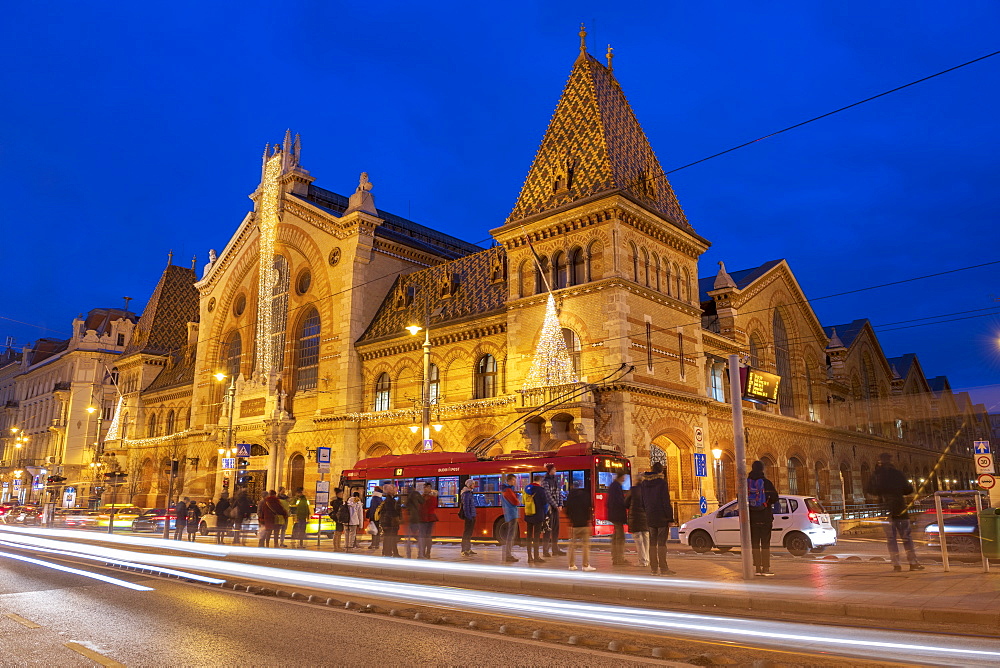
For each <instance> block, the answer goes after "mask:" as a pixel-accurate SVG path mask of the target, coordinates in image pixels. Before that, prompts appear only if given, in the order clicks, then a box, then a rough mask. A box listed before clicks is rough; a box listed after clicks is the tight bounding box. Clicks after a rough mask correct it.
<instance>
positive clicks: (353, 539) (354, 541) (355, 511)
mask: <svg viewBox="0 0 1000 668" xmlns="http://www.w3.org/2000/svg"><path fill="white" fill-rule="evenodd" d="M364 521H365V509H364V506H362V505H361V494H359V493H358V492H353V493H352V494H351V498H349V499H348V500H347V535H346V536H345V537H344V539H345V541H346V542H345V543H344V549H345V550H346V551H348V552H350V551H351V550H353V549H356V548H357V547H358V529H359V528H360V527H361V524H362V522H364Z"/></svg>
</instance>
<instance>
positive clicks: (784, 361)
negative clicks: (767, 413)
mask: <svg viewBox="0 0 1000 668" xmlns="http://www.w3.org/2000/svg"><path fill="white" fill-rule="evenodd" d="M772 325H773V329H774V365H775V371H776V372H777V374H778V375H779V376H781V381H780V382H779V383H778V407H779V408H780V409H781V414H782V415H790V416H794V415H795V400H794V397H793V396H792V363H791V360H790V356H789V351H788V332H787V331H786V330H785V321H784V319H782V317H781V312H780V311H778V309H775V310H774V318H773V319H772Z"/></svg>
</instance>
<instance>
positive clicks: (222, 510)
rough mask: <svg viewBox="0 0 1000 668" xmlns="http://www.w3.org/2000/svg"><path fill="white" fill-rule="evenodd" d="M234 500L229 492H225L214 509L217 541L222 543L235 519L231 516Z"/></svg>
mask: <svg viewBox="0 0 1000 668" xmlns="http://www.w3.org/2000/svg"><path fill="white" fill-rule="evenodd" d="M233 507H234V506H233V504H232V502H231V501H230V500H229V492H223V493H222V494H220V495H219V502H218V503H217V504H215V508H214V509H213V511H214V514H215V542H216V543H217V544H219V545H222V543H223V541H224V539H225V537H226V534H227V533H229V528H230V527H231V526H232V523H233V520H232V518H230V517H229V509H230V508H233Z"/></svg>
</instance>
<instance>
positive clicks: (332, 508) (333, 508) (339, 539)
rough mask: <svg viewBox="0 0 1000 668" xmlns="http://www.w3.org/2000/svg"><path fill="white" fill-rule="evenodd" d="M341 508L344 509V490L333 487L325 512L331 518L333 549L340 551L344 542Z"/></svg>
mask: <svg viewBox="0 0 1000 668" xmlns="http://www.w3.org/2000/svg"><path fill="white" fill-rule="evenodd" d="M341 509H344V510H345V511H346V508H344V490H343V489H342V488H340V487H334V488H333V498H332V499H331V500H330V505H329V506H328V507H327V509H326V514H327V515H329V516H330V519H331V520H333V551H334V552H340V548H341V544H342V543H343V542H344V524H345V523H346V517H345V520H344V521H343V522H342V520H341V519H340V517H341V513H340V511H341Z"/></svg>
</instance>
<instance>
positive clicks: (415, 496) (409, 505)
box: [404, 484, 424, 559]
mask: <svg viewBox="0 0 1000 668" xmlns="http://www.w3.org/2000/svg"><path fill="white" fill-rule="evenodd" d="M404 491H406V535H407V536H408V537H409V540H407V541H406V558H407V559H412V558H413V548H416V549H417V557H419V556H420V546H419V541H420V517H421V516H422V514H423V508H424V495H423V494H421V493H420V490H418V489H417V486H416V484H413V485H410V486H409V487H406V488H404Z"/></svg>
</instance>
